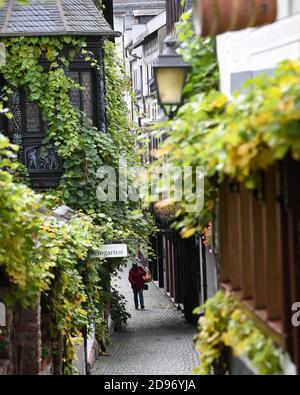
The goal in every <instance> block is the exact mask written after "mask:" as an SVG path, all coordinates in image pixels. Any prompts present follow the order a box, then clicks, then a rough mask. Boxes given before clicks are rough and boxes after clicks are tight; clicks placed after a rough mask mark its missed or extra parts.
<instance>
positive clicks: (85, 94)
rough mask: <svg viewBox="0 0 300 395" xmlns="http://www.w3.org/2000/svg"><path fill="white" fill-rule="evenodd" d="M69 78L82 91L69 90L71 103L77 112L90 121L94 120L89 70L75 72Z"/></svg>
mask: <svg viewBox="0 0 300 395" xmlns="http://www.w3.org/2000/svg"><path fill="white" fill-rule="evenodd" d="M69 75H70V77H71V78H72V79H73V80H74V81H75V82H76V83H77V84H79V85H81V86H82V87H83V90H79V89H71V92H70V96H71V100H72V103H73V104H74V106H75V107H77V108H78V109H79V110H81V111H83V112H84V113H85V114H86V115H87V117H88V118H89V119H91V120H93V119H94V111H93V99H94V98H93V89H92V87H93V76H92V72H91V71H90V70H76V71H71V72H70V73H69Z"/></svg>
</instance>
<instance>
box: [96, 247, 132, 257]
mask: <svg viewBox="0 0 300 395" xmlns="http://www.w3.org/2000/svg"><path fill="white" fill-rule="evenodd" d="M127 255H128V252H127V245H126V244H105V245H103V246H102V247H101V248H99V250H95V251H94V252H93V253H92V255H91V258H93V259H97V258H125V257H127Z"/></svg>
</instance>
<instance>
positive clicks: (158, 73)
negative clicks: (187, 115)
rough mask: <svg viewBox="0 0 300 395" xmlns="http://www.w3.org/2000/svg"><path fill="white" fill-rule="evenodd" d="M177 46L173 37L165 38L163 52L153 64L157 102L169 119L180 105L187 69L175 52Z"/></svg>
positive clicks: (186, 65) (187, 66)
mask: <svg viewBox="0 0 300 395" xmlns="http://www.w3.org/2000/svg"><path fill="white" fill-rule="evenodd" d="M177 46H178V43H177V40H176V38H175V37H168V38H166V39H165V41H164V50H163V53H162V54H161V55H159V57H158V59H157V62H156V63H155V64H154V65H153V72H154V79H155V83H156V89H157V95H158V103H159V105H160V106H161V107H162V109H163V111H164V113H165V115H166V116H167V117H168V118H169V119H173V118H174V116H175V115H176V113H177V111H178V109H179V107H180V106H181V105H182V99H183V89H184V85H185V83H186V79H187V74H188V69H189V65H188V64H187V63H185V62H184V60H183V59H182V57H181V56H180V55H179V54H178V53H177V52H176V48H177Z"/></svg>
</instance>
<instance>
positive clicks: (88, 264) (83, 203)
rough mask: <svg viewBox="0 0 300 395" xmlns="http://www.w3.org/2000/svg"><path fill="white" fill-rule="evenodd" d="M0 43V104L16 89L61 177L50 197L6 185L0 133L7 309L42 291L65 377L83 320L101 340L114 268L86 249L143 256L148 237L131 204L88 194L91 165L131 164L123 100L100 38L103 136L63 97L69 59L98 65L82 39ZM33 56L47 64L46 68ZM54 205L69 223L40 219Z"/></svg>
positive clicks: (0, 262) (9, 149)
mask: <svg viewBox="0 0 300 395" xmlns="http://www.w3.org/2000/svg"><path fill="white" fill-rule="evenodd" d="M2 41H3V43H4V45H5V47H6V64H5V65H1V66H0V72H1V74H2V76H3V78H4V80H5V82H6V86H5V87H4V88H3V91H2V98H3V100H4V101H5V100H7V98H8V96H9V94H10V93H11V89H12V88H23V89H24V90H25V92H26V95H27V97H28V99H29V100H30V101H32V102H34V103H36V104H37V105H38V107H39V109H40V110H41V114H42V117H43V120H44V122H45V123H46V125H47V137H46V139H45V140H44V142H43V143H44V146H45V147H55V149H56V151H57V153H58V154H59V156H60V157H61V158H62V159H63V162H64V168H65V173H64V176H63V178H62V180H61V185H60V187H59V188H58V189H57V190H52V191H48V192H47V193H44V194H39V195H37V194H36V193H34V192H33V191H32V190H30V188H28V187H26V186H24V185H22V184H20V183H19V182H16V181H17V180H16V179H14V176H13V174H15V175H17V173H18V172H17V168H18V166H19V165H18V164H17V163H16V151H17V147H16V146H12V145H11V144H9V142H8V140H7V139H6V138H5V137H4V136H3V135H1V140H0V149H1V155H0V157H1V166H0V169H3V170H1V171H0V182H1V191H0V215H1V219H2V218H3V219H4V221H5V227H2V226H1V229H0V266H1V268H3V269H4V271H5V273H6V274H7V275H8V277H9V280H10V282H11V284H12V287H13V289H12V292H11V300H10V301H11V302H14V301H16V300H19V301H22V303H23V306H24V307H28V306H30V305H32V303H34V301H35V297H36V295H37V293H38V292H42V293H43V301H44V302H43V303H44V308H45V309H46V310H48V311H50V313H51V317H52V323H51V328H50V329H51V337H52V351H53V354H54V355H55V354H57V353H58V349H59V344H61V339H62V338H64V343H65V347H64V351H63V356H62V357H63V366H64V372H65V373H70V374H71V373H73V372H74V367H73V359H74V356H75V343H74V339H75V338H76V337H78V336H80V334H81V333H82V331H83V330H84V329H85V328H89V323H90V322H95V323H96V332H97V333H98V334H103V325H104V322H103V313H104V308H105V305H106V303H107V300H108V298H109V292H110V291H109V285H110V278H111V276H112V275H113V274H114V273H115V271H116V270H117V269H118V268H119V266H120V265H121V263H122V262H121V261H120V260H119V259H116V260H111V261H110V262H106V261H100V260H93V261H91V260H90V259H89V255H90V253H91V251H92V250H93V249H96V248H99V246H100V245H101V244H102V243H103V242H104V241H114V240H126V242H127V243H128V244H129V250H130V253H131V254H136V252H137V248H138V246H144V247H145V248H146V249H147V246H148V235H149V234H151V232H152V231H154V226H153V225H152V219H151V216H150V214H149V213H147V212H144V211H142V210H141V209H140V205H139V202H100V201H99V200H98V199H97V195H96V189H97V185H98V182H99V179H98V177H97V171H98V169H99V167H100V166H103V165H109V166H112V167H114V168H115V169H117V168H118V166H119V160H120V159H121V158H123V159H124V158H125V159H126V160H127V162H128V165H129V166H134V165H136V164H138V163H139V158H138V156H137V155H136V154H135V151H134V145H135V138H134V135H133V134H132V132H131V130H130V124H129V123H128V118H127V107H126V103H125V102H124V100H123V90H124V88H125V86H126V79H125V78H124V75H123V73H122V69H121V62H118V61H117V57H116V53H115V50H114V44H113V43H111V42H108V41H106V42H105V44H104V47H105V69H106V81H105V82H106V92H107V96H106V101H107V120H108V122H107V129H108V132H107V133H104V132H103V131H101V130H98V129H97V128H96V127H94V126H92V125H91V123H90V121H89V120H87V119H86V117H85V114H84V113H81V112H80V111H79V110H78V109H76V108H75V107H74V106H73V104H72V103H71V100H70V96H69V91H70V89H82V88H81V87H80V86H79V85H78V84H76V83H75V82H74V81H73V80H72V79H71V78H70V77H69V76H68V73H66V70H67V69H68V67H69V65H70V62H71V61H72V60H73V58H74V56H75V55H76V54H81V56H83V57H84V58H85V61H86V62H90V63H91V65H92V66H93V67H95V68H99V67H100V66H99V65H98V64H97V61H96V60H95V59H96V58H95V57H94V56H93V54H92V53H91V52H90V51H88V50H87V48H86V43H85V41H84V40H83V39H79V38H72V37H67V36H66V37H39V38H37V37H19V38H9V39H8V38H7V39H3V40H2ZM66 48H68V50H66ZM41 59H43V60H44V61H46V62H47V63H48V67H47V68H44V67H43V66H42V65H41V63H40V60H41ZM4 168H5V170H4ZM61 204H65V205H68V206H69V207H70V208H72V209H73V210H75V212H76V213H77V214H75V215H74V216H73V217H72V219H71V221H70V222H69V223H63V224H62V223H61V222H60V221H58V220H56V219H55V218H53V217H51V215H50V216H49V215H47V214H46V213H44V212H43V213H41V212H40V211H41V208H44V207H47V208H48V209H52V208H54V207H56V206H58V205H61ZM37 210H39V211H37ZM43 210H44V209H43ZM43 210H42V211H43ZM12 235H14V237H12ZM124 317H125V315H124ZM101 328H102V329H101Z"/></svg>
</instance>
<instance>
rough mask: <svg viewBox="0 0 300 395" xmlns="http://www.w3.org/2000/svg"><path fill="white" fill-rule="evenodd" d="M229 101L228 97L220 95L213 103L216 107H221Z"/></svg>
mask: <svg viewBox="0 0 300 395" xmlns="http://www.w3.org/2000/svg"><path fill="white" fill-rule="evenodd" d="M226 103H227V97H226V96H224V95H220V96H219V97H218V98H217V99H216V100H214V101H213V103H212V105H213V107H216V108H221V107H223V106H224V105H225V104H226Z"/></svg>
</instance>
